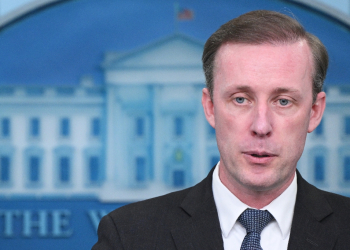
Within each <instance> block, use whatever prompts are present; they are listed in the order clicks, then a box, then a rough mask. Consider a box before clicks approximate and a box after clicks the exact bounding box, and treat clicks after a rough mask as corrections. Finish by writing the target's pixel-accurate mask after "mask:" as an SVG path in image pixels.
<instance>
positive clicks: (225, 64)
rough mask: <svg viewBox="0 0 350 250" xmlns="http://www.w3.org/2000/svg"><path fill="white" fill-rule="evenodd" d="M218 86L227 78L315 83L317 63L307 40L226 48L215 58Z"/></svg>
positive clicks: (227, 46)
mask: <svg viewBox="0 0 350 250" xmlns="http://www.w3.org/2000/svg"><path fill="white" fill-rule="evenodd" d="M213 73H214V83H215V82H216V80H217V79H218V78H221V80H222V78H223V77H224V78H225V79H226V80H228V79H227V78H230V79H231V80H232V79H235V80H237V81H249V80H255V81H260V80H261V81H263V80H265V81H266V80H271V81H273V80H275V81H280V82H281V84H283V82H284V81H286V82H287V81H288V80H294V81H297V80H298V79H300V80H301V79H304V78H307V79H308V80H310V82H312V74H313V60H312V53H311V50H310V48H309V45H308V44H307V42H306V41H305V40H300V41H297V42H295V43H290V44H277V45H275V44H259V45H251V44H232V43H225V44H223V45H222V46H221V47H220V48H219V50H218V52H217V54H216V57H215V62H214V72H213Z"/></svg>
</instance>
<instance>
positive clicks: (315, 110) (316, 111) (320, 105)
mask: <svg viewBox="0 0 350 250" xmlns="http://www.w3.org/2000/svg"><path fill="white" fill-rule="evenodd" d="M325 108H326V93H325V92H320V93H318V94H317V97H316V101H315V102H314V103H313V104H312V107H311V114H310V122H309V128H308V130H307V132H308V133H311V132H312V131H314V129H315V128H316V127H317V126H318V124H320V122H321V119H322V116H323V112H324V109H325Z"/></svg>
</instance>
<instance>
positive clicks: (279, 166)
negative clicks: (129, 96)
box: [93, 11, 350, 250]
mask: <svg viewBox="0 0 350 250" xmlns="http://www.w3.org/2000/svg"><path fill="white" fill-rule="evenodd" d="M327 66H328V55H327V51H326V49H325V47H324V46H323V44H322V43H321V42H320V41H319V40H318V38H316V37H315V36H313V35H311V34H309V33H307V32H305V30H304V29H303V27H302V26H301V25H300V24H299V23H298V22H297V21H296V20H294V19H292V18H290V17H288V16H286V15H283V14H280V13H276V12H272V11H253V12H249V13H247V14H244V15H242V16H240V17H238V18H236V19H233V20H231V21H229V22H228V23H226V24H224V25H223V26H221V27H220V28H219V30H217V31H216V32H215V33H214V34H213V35H212V36H211V37H210V38H209V39H208V41H207V42H206V44H205V47H204V52H203V68H204V72H205V76H206V84H207V87H206V88H204V89H203V95H202V104H203V108H204V112H205V116H206V118H207V120H208V122H209V123H210V125H211V126H213V127H214V128H215V129H216V138H217V144H218V148H219V151H220V162H219V163H218V164H217V166H216V167H215V168H213V170H212V171H211V172H210V173H209V175H208V177H207V178H205V179H204V180H203V181H202V182H201V183H199V184H197V185H196V186H194V187H192V188H189V189H185V190H183V191H179V192H175V193H171V194H168V195H165V196H162V197H158V198H154V199H150V200H146V201H143V202H139V203H135V204H131V205H127V206H124V207H122V208H120V209H117V210H115V211H113V212H111V213H110V214H109V215H107V216H105V217H104V218H102V220H101V222H100V226H99V229H98V237H99V239H98V242H97V243H96V245H95V246H94V247H93V249H186V250H188V249H201V250H203V249H225V250H227V249H264V250H268V249H276V250H277V249H278V250H282V249H289V250H293V249H295V250H296V249H298V250H300V249H307V250H309V249H319V250H321V249H322V250H326V249H328V250H329V249H350V210H349V209H350V199H348V198H345V197H342V196H338V195H335V194H331V193H327V192H324V191H321V190H318V189H316V188H315V187H313V186H311V185H310V184H308V183H307V182H306V181H305V180H303V178H302V177H301V176H300V174H299V173H298V172H297V171H296V165H297V162H298V160H299V158H300V156H301V154H302V152H303V148H304V145H305V140H306V135H307V133H310V132H312V131H313V130H314V129H315V128H316V127H317V125H318V124H319V123H320V121H321V118H322V115H323V111H324V109H325V98H326V95H325V93H324V92H322V85H323V81H324V79H325V76H326V71H327Z"/></svg>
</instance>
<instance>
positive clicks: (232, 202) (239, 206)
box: [212, 162, 297, 239]
mask: <svg viewBox="0 0 350 250" xmlns="http://www.w3.org/2000/svg"><path fill="white" fill-rule="evenodd" d="M219 165H220V162H219V163H218V164H217V166H216V167H215V169H214V173H213V184H212V189H213V195H214V200H215V204H216V208H217V211H218V216H219V221H220V227H221V231H222V234H223V236H224V237H225V238H226V237H228V235H229V233H230V231H231V229H232V228H233V226H234V224H235V223H236V221H237V219H238V217H239V216H240V215H241V213H242V212H243V211H244V210H246V209H247V208H249V206H248V205H246V204H244V203H243V202H241V201H240V200H239V199H238V198H237V197H236V196H235V195H234V194H232V193H231V192H230V191H229V190H228V189H227V187H226V186H225V185H224V184H223V183H222V182H221V180H220V178H219ZM296 179H297V176H296V174H295V176H294V179H293V181H292V183H291V184H290V185H289V187H288V188H287V189H286V190H284V192H283V193H282V194H281V195H280V196H278V197H277V198H276V199H275V200H273V201H272V202H271V203H270V204H268V205H267V206H265V207H264V208H262V210H268V211H269V212H270V213H271V214H272V215H273V217H274V218H275V220H276V222H277V224H278V227H279V229H280V230H281V233H282V238H283V239H285V238H286V237H287V236H288V235H289V233H290V229H291V226H292V219H293V213H294V205H295V200H296V194H297V180H296ZM233 208H234V209H233Z"/></svg>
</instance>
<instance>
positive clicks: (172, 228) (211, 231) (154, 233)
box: [92, 171, 350, 250]
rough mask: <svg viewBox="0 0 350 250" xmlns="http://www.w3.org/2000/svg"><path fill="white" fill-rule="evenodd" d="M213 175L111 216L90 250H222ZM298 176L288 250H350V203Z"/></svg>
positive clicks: (102, 223) (114, 212)
mask: <svg viewBox="0 0 350 250" xmlns="http://www.w3.org/2000/svg"><path fill="white" fill-rule="evenodd" d="M212 172H213V171H211V172H210V174H209V175H208V176H207V177H206V178H205V179H204V180H203V181H202V182H200V183H199V184H197V185H196V186H194V187H191V188H188V189H185V190H182V191H179V192H174V193H170V194H167V195H164V196H161V197H157V198H153V199H149V200H145V201H141V202H137V203H134V204H129V205H126V206H124V207H121V208H119V209H116V210H114V211H113V212H111V213H109V214H108V215H106V216H105V217H103V218H102V220H101V222H100V225H99V228H98V242H97V243H96V244H95V245H94V246H93V248H92V249H93V250H102V249H103V250H109V249H125V250H126V249H133V250H139V249H160V250H170V249H182V250H191V249H198V250H205V249H220V250H223V249H224V248H223V241H222V236H221V229H220V224H219V218H218V214H217V211H216V206H215V202H214V197H213V192H212ZM297 175H298V192H297V199H296V204H295V210H294V217H293V222H292V229H291V234H290V239H289V244H288V249H289V250H302V249H305V250H313V249H315V250H316V249H317V250H330V249H337V250H340V249H343V250H350V199H349V198H345V197H342V196H340V195H336V194H332V193H328V192H324V191H321V190H319V189H317V188H315V187H314V186H312V185H310V184H309V183H307V182H306V181H305V180H304V179H303V178H302V177H301V175H300V174H299V173H297ZM266 250H268V249H266Z"/></svg>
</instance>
